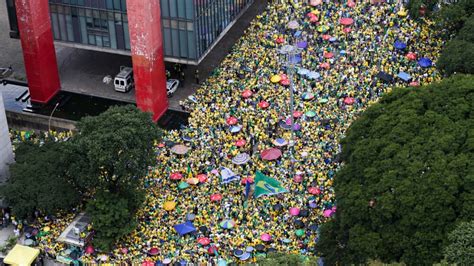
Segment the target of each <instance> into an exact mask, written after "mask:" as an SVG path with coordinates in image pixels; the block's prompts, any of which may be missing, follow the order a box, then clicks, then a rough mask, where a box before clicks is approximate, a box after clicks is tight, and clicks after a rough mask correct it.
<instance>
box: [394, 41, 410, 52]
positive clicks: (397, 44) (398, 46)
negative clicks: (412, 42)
mask: <svg viewBox="0 0 474 266" xmlns="http://www.w3.org/2000/svg"><path fill="white" fill-rule="evenodd" d="M393 46H394V47H395V49H398V50H403V49H405V48H407V44H406V43H403V42H401V41H398V40H397V41H395V43H394V44H393Z"/></svg>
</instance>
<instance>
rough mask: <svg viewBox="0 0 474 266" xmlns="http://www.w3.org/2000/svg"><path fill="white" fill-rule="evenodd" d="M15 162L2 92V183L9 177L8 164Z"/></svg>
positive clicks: (0, 160) (0, 171)
mask: <svg viewBox="0 0 474 266" xmlns="http://www.w3.org/2000/svg"><path fill="white" fill-rule="evenodd" d="M12 162H13V150H12V144H11V141H10V136H9V133H8V125H7V117H6V115H5V107H4V105H3V97H2V95H1V94H0V183H3V182H5V180H6V179H7V178H8V165H9V164H10V163H12Z"/></svg>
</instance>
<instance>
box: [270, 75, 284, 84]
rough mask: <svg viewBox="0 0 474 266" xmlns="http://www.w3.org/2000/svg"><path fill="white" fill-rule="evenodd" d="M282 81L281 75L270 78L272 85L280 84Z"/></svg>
mask: <svg viewBox="0 0 474 266" xmlns="http://www.w3.org/2000/svg"><path fill="white" fill-rule="evenodd" d="M280 80H281V76H280V75H273V76H272V77H271V78H270V81H271V82H272V83H278V82H280Z"/></svg>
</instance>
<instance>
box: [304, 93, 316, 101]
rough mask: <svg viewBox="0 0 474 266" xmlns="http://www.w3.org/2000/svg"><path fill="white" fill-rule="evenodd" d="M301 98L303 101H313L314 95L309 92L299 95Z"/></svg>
mask: <svg viewBox="0 0 474 266" xmlns="http://www.w3.org/2000/svg"><path fill="white" fill-rule="evenodd" d="M301 98H302V99H303V100H306V101H310V100H312V99H314V94H313V93H311V92H305V93H303V94H302V95H301Z"/></svg>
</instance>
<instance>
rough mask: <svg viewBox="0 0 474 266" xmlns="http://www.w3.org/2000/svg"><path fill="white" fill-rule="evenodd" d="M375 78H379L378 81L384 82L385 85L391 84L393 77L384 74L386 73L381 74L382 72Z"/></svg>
mask: <svg viewBox="0 0 474 266" xmlns="http://www.w3.org/2000/svg"><path fill="white" fill-rule="evenodd" d="M376 77H377V78H379V79H380V80H382V81H384V82H386V83H392V82H393V76H392V75H390V74H388V73H386V72H383V71H380V72H379V73H378V74H377V76H376Z"/></svg>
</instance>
